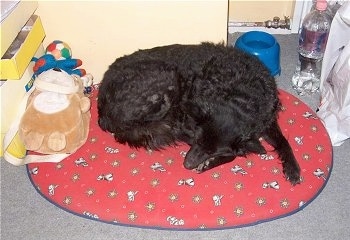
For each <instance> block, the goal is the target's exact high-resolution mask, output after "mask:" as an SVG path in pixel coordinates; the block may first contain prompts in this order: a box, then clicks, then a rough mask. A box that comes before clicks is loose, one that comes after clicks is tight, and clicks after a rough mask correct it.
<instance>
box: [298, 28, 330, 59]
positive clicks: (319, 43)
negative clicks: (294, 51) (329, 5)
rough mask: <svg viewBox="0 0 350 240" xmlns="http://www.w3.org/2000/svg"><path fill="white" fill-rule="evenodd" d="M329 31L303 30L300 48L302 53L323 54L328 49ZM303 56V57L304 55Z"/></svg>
mask: <svg viewBox="0 0 350 240" xmlns="http://www.w3.org/2000/svg"><path fill="white" fill-rule="evenodd" d="M328 34H329V31H326V32H315V31H309V30H307V29H305V28H302V30H301V33H300V37H299V48H300V50H301V51H302V52H301V53H302V54H303V53H304V54H305V55H308V54H312V53H314V54H323V53H324V51H325V49H326V44H327V39H328ZM304 54H303V55H304Z"/></svg>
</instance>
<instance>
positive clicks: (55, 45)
mask: <svg viewBox="0 0 350 240" xmlns="http://www.w3.org/2000/svg"><path fill="white" fill-rule="evenodd" d="M46 54H51V55H53V56H54V57H55V59H56V60H64V59H69V58H71V57H72V51H71V48H70V47H69V45H68V44H67V43H65V42H62V41H59V40H56V41H53V42H52V43H50V44H49V45H48V46H47V48H46Z"/></svg>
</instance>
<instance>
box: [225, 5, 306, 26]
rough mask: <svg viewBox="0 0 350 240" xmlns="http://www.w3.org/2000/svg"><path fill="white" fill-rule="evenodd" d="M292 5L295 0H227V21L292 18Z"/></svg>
mask: <svg viewBox="0 0 350 240" xmlns="http://www.w3.org/2000/svg"><path fill="white" fill-rule="evenodd" d="M298 1H300V0H298ZM294 4H295V0H270V1H266V0H245V1H244V0H229V21H230V22H255V21H259V22H260V21H266V20H272V18H273V17H275V16H277V17H280V18H281V19H283V17H284V16H288V17H293V11H294Z"/></svg>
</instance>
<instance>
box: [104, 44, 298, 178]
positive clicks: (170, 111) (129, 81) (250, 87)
mask: <svg viewBox="0 0 350 240" xmlns="http://www.w3.org/2000/svg"><path fill="white" fill-rule="evenodd" d="M279 105H280V102H279V99H278V92H277V87H276V83H275V80H274V78H273V77H272V76H271V75H270V74H269V72H268V70H267V69H266V67H265V66H264V65H263V64H262V63H261V62H260V61H259V60H258V59H257V58H255V57H252V56H250V55H247V54H245V53H243V52H241V51H239V50H237V49H234V48H232V47H225V46H224V45H215V44H211V43H203V44H201V45H170V46H164V47H156V48H152V49H147V50H139V51H137V52H135V53H133V54H131V55H127V56H124V57H121V58H118V59H117V60H116V61H115V62H114V63H113V64H112V65H111V66H110V67H109V69H108V71H107V72H106V73H105V75H104V78H103V80H102V83H101V85H100V89H99V95H98V114H99V125H100V127H101V128H102V129H103V130H104V131H108V132H111V133H113V134H114V136H115V139H116V140H117V141H118V142H120V143H127V144H129V145H130V146H131V147H136V148H139V147H145V148H150V149H161V148H163V147H164V146H169V145H173V144H175V143H176V142H179V141H183V142H186V143H188V144H189V145H191V148H190V150H189V151H188V153H187V155H186V158H185V161H184V166H185V167H186V168H187V169H196V170H197V171H198V172H203V171H205V170H208V169H210V168H213V167H216V166H218V165H221V164H223V163H226V162H230V161H232V160H233V159H234V158H235V157H236V156H244V155H246V154H248V153H259V154H262V153H265V152H266V151H265V149H264V147H263V146H262V145H261V144H260V140H259V138H261V137H263V138H264V139H265V140H266V141H267V142H269V143H270V144H271V145H272V146H273V147H274V148H275V150H276V151H277V153H278V154H279V155H280V158H281V161H282V164H283V171H284V174H285V176H286V178H287V179H289V181H290V182H291V183H292V184H296V183H298V182H299V181H300V168H299V165H298V163H297V161H296V160H295V158H294V155H293V152H292V149H291V147H290V146H289V144H288V142H287V140H286V139H285V137H284V136H283V135H282V133H281V130H280V128H279V126H278V125H277V114H278V110H279Z"/></svg>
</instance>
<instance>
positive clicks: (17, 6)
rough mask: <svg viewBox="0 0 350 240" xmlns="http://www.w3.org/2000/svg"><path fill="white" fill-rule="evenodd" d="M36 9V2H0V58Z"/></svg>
mask: <svg viewBox="0 0 350 240" xmlns="http://www.w3.org/2000/svg"><path fill="white" fill-rule="evenodd" d="M37 8H38V2H37V1H1V13H2V16H1V25H0V32H1V57H2V56H3V55H4V54H5V52H6V51H7V49H8V48H9V47H10V45H11V44H12V42H13V40H15V38H16V36H17V35H18V33H19V32H20V31H21V29H22V28H23V26H24V25H25V24H26V22H27V21H28V19H29V18H30V16H32V15H33V13H34V12H35V10H36V9H37Z"/></svg>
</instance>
